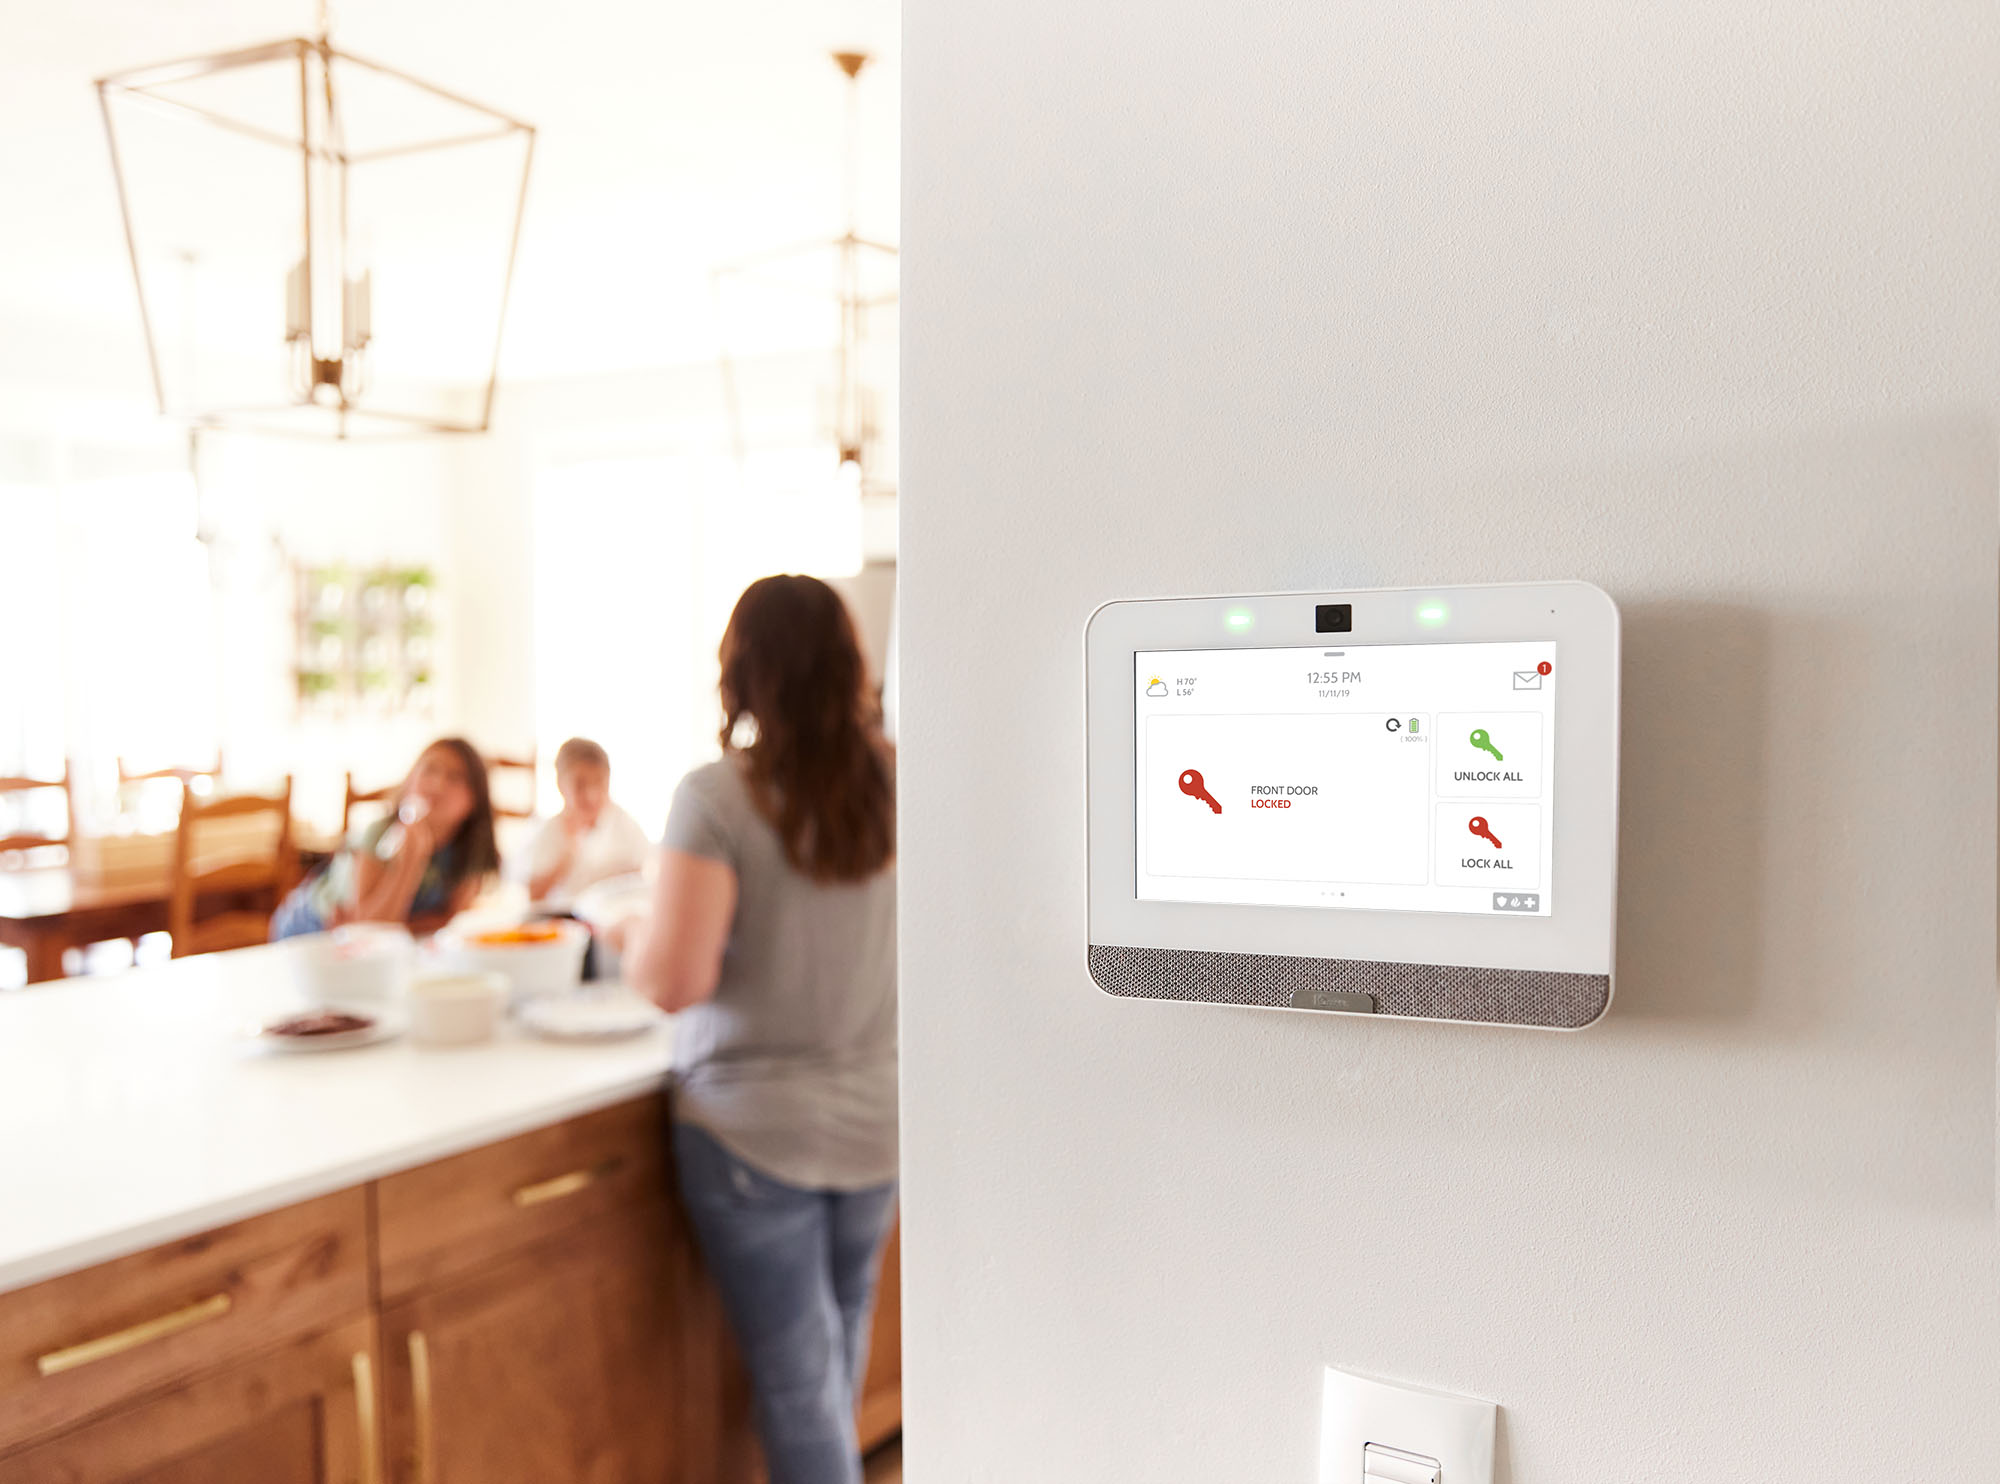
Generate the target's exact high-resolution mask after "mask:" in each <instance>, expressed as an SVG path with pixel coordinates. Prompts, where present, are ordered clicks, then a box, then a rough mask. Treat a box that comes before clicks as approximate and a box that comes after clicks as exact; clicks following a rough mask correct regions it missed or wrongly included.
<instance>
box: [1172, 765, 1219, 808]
mask: <svg viewBox="0 0 2000 1484" xmlns="http://www.w3.org/2000/svg"><path fill="white" fill-rule="evenodd" d="M1181 792H1182V793H1184V794H1186V795H1187V796H1188V797H1189V798H1191V799H1200V800H1201V801H1202V803H1204V804H1206V805H1208V807H1209V808H1211V809H1213V810H1214V811H1215V812H1216V813H1217V814H1220V813H1221V812H1222V806H1221V805H1220V804H1218V803H1216V802H1215V800H1214V798H1213V797H1212V796H1211V795H1210V794H1209V791H1208V785H1206V784H1205V783H1203V782H1202V781H1201V774H1199V773H1197V772H1195V770H1194V769H1193V768H1189V769H1188V770H1187V771H1186V772H1185V773H1183V774H1181Z"/></svg>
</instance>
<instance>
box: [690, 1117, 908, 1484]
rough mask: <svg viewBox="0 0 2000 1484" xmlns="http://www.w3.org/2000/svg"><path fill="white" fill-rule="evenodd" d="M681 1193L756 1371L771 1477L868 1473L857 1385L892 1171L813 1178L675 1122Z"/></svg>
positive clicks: (854, 1482)
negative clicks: (773, 1167)
mask: <svg viewBox="0 0 2000 1484" xmlns="http://www.w3.org/2000/svg"><path fill="white" fill-rule="evenodd" d="M674 1157H675V1162H676V1164H677V1165H678V1167H679V1173H680V1185H681V1199H682V1201H683V1202H684V1203H685V1205H686V1207H687V1213H688V1218H689V1220H690V1221H691V1222H692V1223H693V1225H694V1231H695V1238H696V1240H697V1241H698V1242H699V1243H700V1244H701V1250H702V1255H703V1256H704V1257H705V1258H706V1259H707V1260H708V1268H709V1272H710V1273H712V1274H713V1275H714V1278H715V1284H716V1287H717V1288H718V1289H719V1290H720V1291H721V1293H722V1306H723V1308H724V1309H725V1310H727V1311H728V1314H729V1324H730V1328H731V1329H732V1330H734V1331H735V1334H736V1343H737V1346H738V1348H739V1349H741V1350H742V1352H743V1360H744V1364H745V1365H746V1366H747V1367H748V1369H749V1372H750V1388H751V1392H752V1395H753V1396H754V1398H755V1401H756V1412H757V1434H758V1436H759V1438H761V1439H762V1440H763V1444H764V1460H765V1462H766V1464H767V1465H769V1468H770V1474H771V1484H860V1480H861V1458H860V1453H859V1451H858V1448H857V1445H856V1442H855V1437H854V1404H855V1396H856V1393H857V1392H858V1390H859V1389H860V1386H861V1377H862V1372H863V1370H864V1368H865V1367H866V1365H867V1363H868V1327H869V1322H870V1320H871V1318H872V1316H873V1312H874V1308H875V1275H876V1271H877V1268H878V1265H879V1264H880V1262H881V1256H882V1244H883V1242H885V1241H886V1240H887V1239H888V1236H889V1223H890V1221H891V1220H892V1219H893V1217H894V1214H895V1206H896V1187H895V1185H894V1183H893V1182H892V1183H890V1184H888V1185H877V1186H873V1187H871V1188H869V1189H867V1190H859V1191H841V1190H805V1189H801V1188H800V1187H798V1186H796V1185H787V1184H785V1183H784V1182H783V1181H781V1180H774V1179H772V1178H771V1177H770V1176H769V1175H766V1174H765V1173H764V1172H763V1171H761V1170H759V1169H757V1168H756V1167H755V1166H753V1165H750V1164H747V1163H745V1162H744V1161H743V1160H741V1159H738V1158H737V1157H736V1156H735V1155H734V1154H732V1153H730V1152H729V1150H727V1149H726V1148H724V1147H723V1146H722V1144H721V1143H720V1142H718V1141H717V1140H716V1138H715V1136H714V1135H712V1134H710V1133H708V1132H706V1131H705V1130H703V1129H699V1128H696V1127H695V1126H694V1125H693V1124H690V1123H678V1122H677V1123H675V1124H674Z"/></svg>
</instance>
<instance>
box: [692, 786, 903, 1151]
mask: <svg viewBox="0 0 2000 1484" xmlns="http://www.w3.org/2000/svg"><path fill="white" fill-rule="evenodd" d="M660 843H661V844H662V845H663V846H665V847H666V848H667V849H669V850H684V851H686V852H688V853H689V854H690V855H699V856H704V857H706V858H708V859H710V860H718V861H722V862H723V863H724V864H726V865H728V866H730V867H731V868H733V869H734V870H735V872H736V890H737V896H736V920H735V921H734V922H733V923H732V924H731V925H730V929H729V944H728V947H727V948H726V949H725V950H724V952H723V955H722V979H721V982H720V983H719V984H718V985H717V987H716V991H715V998H714V999H713V1000H711V1001H709V1002H708V1003H707V1004H703V1005H696V1006H694V1007H693V1008H692V1009H689V1010H686V1011H684V1012H682V1014H681V1015H680V1016H679V1017H678V1018H677V1019H676V1021H675V1026H674V1068H675V1072H676V1074H677V1081H678V1084H679V1087H678V1095H677V1097H676V1099H675V1109H676V1116H677V1117H680V1118H683V1119H686V1120H687V1121H688V1122H690V1123H693V1124H696V1125H699V1126H700V1127H701V1128H704V1129H706V1130H707V1131H708V1132H709V1133H711V1134H713V1135H714V1136H715V1137H716V1138H717V1139H719V1140H720V1141H721V1142H722V1143H723V1144H724V1145H726V1146H727V1147H728V1148H729V1149H730V1150H731V1151H733V1152H734V1153H735V1154H736V1155H737V1156H738V1157H739V1158H741V1159H744V1160H747V1161H748V1162H749V1163H750V1164H752V1165H754V1166H756V1167H757V1168H758V1169H760V1170H763V1171H764V1172H766V1173H767V1174H769V1175H771V1176H772V1177H773V1178H775V1179H778V1180H782V1181H784V1182H785V1183H786V1184H788V1185H798V1186H804V1187H806V1188H808V1189H816V1190H861V1189H865V1188H866V1187H868V1186H871V1185H881V1184H884V1183H886V1182H888V1181H890V1180H893V1179H895V1178H896V872H895V868H894V867H893V866H891V867H889V868H887V869H885V870H882V871H879V872H877V873H876V874H875V875H874V876H871V877H869V878H868V879H867V880H866V881H861V882H855V883H852V884H849V883H834V884H828V883H822V882H816V881H814V880H812V879H811V878H810V877H808V876H806V875H803V874H802V873H800V872H799V871H797V870H795V869H793V867H792V865H791V863H790V862H789V861H787V860H786V859H785V848H784V844H783V842H782V841H781V840H780V839H779V838H778V832H777V830H776V829H775V828H774V827H773V826H772V825H771V823H770V822H769V821H768V820H766V819H765V818H764V816H763V815H761V814H759V813H758V812H757V807H756V805H755V804H754V803H752V802H751V798H750V789H749V785H748V783H747V782H746V780H745V778H744V775H743V771H742V767H741V764H740V763H738V762H736V761H733V760H731V759H729V758H724V759H723V760H722V761H720V762H715V763H710V764H708V765H707V766H706V767H702V768H697V769H695V770H694V771H693V772H692V773H690V774H688V775H687V777H685V778H683V779H682V780H681V783H680V787H679V788H677V789H675V790H674V802H673V806H672V808H671V809H669V810H668V812H667V828H666V834H665V835H664V837H663V838H662V839H661V841H660Z"/></svg>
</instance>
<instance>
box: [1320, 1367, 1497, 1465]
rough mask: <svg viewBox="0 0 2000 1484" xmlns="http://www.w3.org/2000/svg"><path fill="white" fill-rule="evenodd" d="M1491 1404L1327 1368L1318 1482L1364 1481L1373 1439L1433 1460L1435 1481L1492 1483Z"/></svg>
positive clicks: (1493, 1411) (1494, 1409)
mask: <svg viewBox="0 0 2000 1484" xmlns="http://www.w3.org/2000/svg"><path fill="white" fill-rule="evenodd" d="M1499 1411H1500V1409H1499V1407H1498V1406H1497V1405H1496V1404H1494V1403H1493V1402H1487V1401H1481V1400H1479V1399H1478V1398H1477V1397H1470V1396H1454V1395H1452V1394H1451V1393H1450V1392H1448V1391H1432V1390H1430V1389H1429V1388H1428V1387H1423V1386H1405V1385H1403V1384H1401V1383H1399V1382H1395V1381H1378V1380H1376V1379H1375V1378H1374V1377H1373V1376H1361V1375H1356V1374H1355V1373H1354V1372H1352V1371H1339V1370H1335V1369H1334V1368H1333V1367H1332V1366H1328V1367H1327V1368H1326V1381H1325V1386H1324V1389H1323V1391H1322V1393H1321V1399H1320V1429H1319V1484H1361V1470H1362V1458H1361V1450H1362V1449H1363V1448H1366V1447H1367V1446H1368V1445H1369V1444H1370V1443H1379V1444H1382V1445H1384V1446H1386V1447H1390V1448H1401V1449H1404V1450H1406V1451H1408V1452H1411V1453H1418V1454H1423V1455H1425V1456H1427V1457H1430V1458H1435V1459H1436V1460H1437V1461H1438V1462H1439V1463H1440V1464H1441V1465H1443V1467H1442V1468H1441V1470H1440V1471H1439V1473H1440V1478H1439V1484H1493V1429H1494V1422H1495V1419H1496V1418H1497V1417H1498V1415H1499Z"/></svg>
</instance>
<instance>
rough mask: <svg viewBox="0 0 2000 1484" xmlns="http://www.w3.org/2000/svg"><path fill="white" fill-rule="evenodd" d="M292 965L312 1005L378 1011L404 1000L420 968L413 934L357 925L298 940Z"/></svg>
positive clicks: (388, 926)
mask: <svg viewBox="0 0 2000 1484" xmlns="http://www.w3.org/2000/svg"><path fill="white" fill-rule="evenodd" d="M292 941H293V948H292V955H293V956H292V965H293V969H294V972H295V973H296V975H297V978H298V984H299V991H300V993H301V994H303V995H304V996H305V1000H306V1003H307V1004H309V1005H316V1006H325V1005H352V1004H360V1005H378V1004H391V1003H394V1002H396V1001H399V1000H401V999H402V997H403V995H404V994H405V993H406V992H407V991H408V989H409V987H410V975H411V974H412V972H414V970H415V968H416V963H417V945H416V942H415V940H414V939H412V938H411V937H410V931H409V929H408V928H405V927H401V926H399V925H397V924H395V923H387V922H355V923H349V924H348V925H347V926H345V927H337V928H335V929H334V930H333V931H332V932H330V933H312V934H310V935H308V936H306V937H302V938H295V939H293V940H292Z"/></svg>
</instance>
